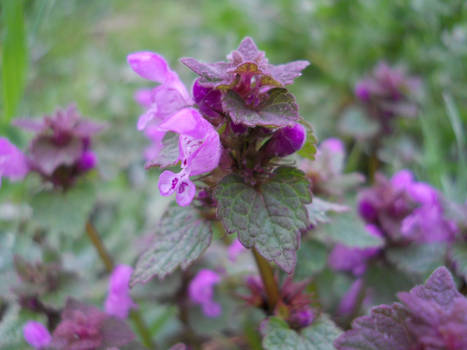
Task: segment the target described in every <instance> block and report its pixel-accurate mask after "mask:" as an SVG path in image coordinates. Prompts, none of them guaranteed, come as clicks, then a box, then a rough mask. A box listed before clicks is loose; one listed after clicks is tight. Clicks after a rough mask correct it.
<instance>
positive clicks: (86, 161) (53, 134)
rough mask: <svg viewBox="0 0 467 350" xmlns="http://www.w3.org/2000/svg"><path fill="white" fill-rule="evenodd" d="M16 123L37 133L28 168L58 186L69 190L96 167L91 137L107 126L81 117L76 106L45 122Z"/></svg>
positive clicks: (28, 120) (34, 120) (29, 150)
mask: <svg viewBox="0 0 467 350" xmlns="http://www.w3.org/2000/svg"><path fill="white" fill-rule="evenodd" d="M13 124H14V125H16V126H18V127H20V128H23V129H25V130H28V131H32V132H34V133H35V137H34V138H33V140H32V141H31V143H30V144H29V147H28V152H27V160H28V165H29V168H30V169H31V170H32V171H36V172H38V173H39V174H40V175H41V176H42V177H43V178H44V179H46V180H48V181H50V182H52V183H53V184H54V185H56V186H61V187H64V188H66V187H68V186H69V185H71V184H72V183H73V182H74V181H75V179H76V178H77V177H78V176H79V175H81V174H83V173H85V172H87V171H89V170H90V169H92V168H93V167H94V166H95V165H96V162H97V160H96V156H95V154H94V153H93V152H92V151H91V140H92V137H93V136H94V135H95V134H97V133H99V132H101V131H102V130H103V128H104V125H101V124H97V123H94V122H91V121H88V120H86V119H84V118H82V117H81V115H80V114H79V113H78V111H77V110H76V107H75V106H74V105H70V106H69V107H67V108H66V109H58V110H57V111H56V112H55V113H54V114H53V115H51V116H45V117H44V118H42V119H39V120H36V119H16V120H14V121H13Z"/></svg>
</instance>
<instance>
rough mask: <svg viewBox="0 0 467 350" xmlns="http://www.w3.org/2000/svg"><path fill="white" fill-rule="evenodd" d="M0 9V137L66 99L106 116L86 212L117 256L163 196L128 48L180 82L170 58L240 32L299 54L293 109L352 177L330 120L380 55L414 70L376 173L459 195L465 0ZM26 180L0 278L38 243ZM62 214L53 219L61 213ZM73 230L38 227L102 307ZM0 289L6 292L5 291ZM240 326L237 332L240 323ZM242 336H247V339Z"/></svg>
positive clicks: (357, 156)
mask: <svg viewBox="0 0 467 350" xmlns="http://www.w3.org/2000/svg"><path fill="white" fill-rule="evenodd" d="M1 11H2V17H1V36H2V43H1V48H0V49H1V57H2V71H1V79H2V84H1V88H2V96H3V98H2V101H1V103H2V104H1V111H0V115H1V123H0V125H1V133H2V134H6V135H8V136H9V137H10V138H11V139H13V140H14V141H15V142H16V143H17V144H18V145H20V146H24V145H26V144H27V138H28V137H29V136H30V135H27V134H26V133H19V132H18V131H14V130H13V129H12V128H11V127H10V126H9V122H10V120H11V119H12V118H14V117H18V116H28V117H39V116H42V115H44V114H49V113H51V112H53V111H54V109H55V108H56V107H57V106H66V105H68V104H69V103H72V102H75V103H76V104H77V106H78V109H79V110H80V111H81V112H82V113H83V115H85V116H88V117H90V118H93V119H96V120H101V121H105V122H106V123H108V125H109V128H108V129H107V131H106V132H105V133H104V134H103V135H102V136H101V137H100V138H99V140H98V142H97V144H96V147H97V153H98V156H99V161H100V168H99V176H98V175H97V174H95V175H94V176H95V179H94V186H95V189H96V191H94V192H95V194H96V195H97V204H96V206H95V210H94V211H93V215H92V218H93V220H94V222H95V225H96V227H97V228H98V229H99V231H100V232H101V235H102V236H103V238H104V241H105V243H106V245H107V246H108V248H109V250H110V251H111V252H112V254H113V255H114V257H115V260H116V261H118V262H124V263H133V262H134V259H135V258H136V256H137V254H138V252H139V251H140V250H141V249H142V248H143V247H144V246H145V242H146V241H145V240H147V237H146V236H147V234H148V233H152V232H153V231H154V224H155V223H156V222H157V220H158V218H159V217H160V215H161V212H162V210H163V208H164V207H165V205H166V203H167V202H168V201H167V200H166V199H165V198H161V197H160V196H159V194H158V191H157V189H156V181H157V171H154V170H151V171H148V172H146V171H145V170H144V168H143V164H144V160H143V157H142V151H143V149H144V147H145V145H146V144H147V142H146V140H145V139H144V136H143V135H142V134H141V133H139V132H137V130H136V120H137V117H138V115H139V114H140V112H141V110H140V107H139V106H138V105H137V104H136V103H135V102H134V100H133V94H134V92H135V90H136V89H138V88H141V87H144V86H150V85H148V84H147V82H145V81H143V80H142V79H140V78H139V77H138V76H136V74H134V73H132V72H131V71H130V68H129V67H128V65H127V63H126V55H127V54H128V53H130V52H133V51H140V50H151V51H156V52H159V53H161V54H162V55H164V56H165V57H166V58H167V59H168V61H169V62H170V63H171V65H172V67H173V68H174V69H175V70H176V71H177V72H178V73H179V75H180V76H181V78H182V79H183V80H184V81H185V82H186V83H187V85H190V84H191V83H192V81H193V79H194V75H193V74H192V73H191V72H190V71H189V70H188V69H186V68H185V67H184V66H182V65H181V64H180V63H179V62H178V58H179V57H182V56H191V57H196V58H199V59H201V60H205V61H215V60H220V59H222V58H223V57H224V56H225V54H226V53H228V52H230V51H231V50H232V49H234V48H235V47H237V45H238V43H239V41H240V40H241V39H242V38H243V37H244V36H251V37H253V38H254V40H255V41H256V43H257V44H258V46H259V48H260V49H261V50H264V51H266V53H267V56H268V58H269V60H270V62H272V63H275V64H278V63H284V62H287V61H291V60H296V59H307V60H309V61H310V62H311V66H310V67H309V68H308V69H306V70H305V72H304V75H303V77H301V78H300V79H298V81H297V83H296V84H295V85H294V86H293V87H292V91H293V93H294V94H295V95H296V98H297V101H298V103H299V105H300V111H301V115H302V116H303V117H304V118H306V119H307V120H308V121H310V122H311V123H312V125H313V126H314V128H315V131H316V133H317V136H318V138H319V139H324V138H326V137H329V136H338V137H339V136H341V137H344V139H345V141H346V145H347V147H348V151H349V152H350V153H351V156H350V158H351V160H352V161H349V164H348V169H347V170H349V171H356V170H359V171H361V172H362V173H366V172H367V168H366V165H365V162H364V161H363V160H362V159H364V157H365V153H369V152H371V150H368V149H366V148H365V145H360V144H359V142H357V141H355V140H354V139H352V138H351V137H349V136H342V135H340V132H339V128H338V125H339V121H340V120H341V119H342V116H343V115H344V114H345V113H346V111H348V107H349V106H351V105H352V104H353V103H354V99H355V98H354V95H353V88H354V85H355V83H356V81H357V80H359V79H360V78H361V77H362V76H364V75H365V74H366V73H368V72H369V71H370V70H371V69H372V68H373V66H374V65H375V64H376V63H378V62H379V61H382V60H384V61H387V62H388V63H390V64H401V65H403V66H405V67H406V68H407V70H408V71H409V72H410V73H412V74H414V75H418V76H420V78H421V79H422V82H423V93H422V94H421V96H420V97H419V104H420V107H421V112H420V114H419V116H418V117H417V118H414V119H402V120H400V121H398V123H399V125H398V127H397V129H396V133H394V134H393V135H392V136H391V138H390V139H388V140H386V142H385V147H384V149H383V150H382V151H381V152H382V154H381V158H382V159H383V161H384V162H383V164H382V170H383V171H386V172H387V173H388V174H392V173H393V172H394V170H396V169H400V168H403V167H409V168H411V169H412V170H414V171H415V173H416V174H417V175H418V179H419V180H423V181H427V182H430V183H432V184H433V185H434V186H436V187H438V188H439V189H441V190H442V191H443V192H444V194H445V195H447V196H448V197H449V198H451V199H453V200H457V201H460V202H462V201H465V199H466V190H467V167H466V159H465V155H466V149H465V147H466V143H465V130H466V125H467V4H466V3H465V1H463V0H378V1H375V0H354V1H347V0H231V1H228V0H223V1H219V0H174V1H154V0H137V1H126V0H99V1H93V0H67V1H56V0H24V1H20V0H3V1H2V2H1ZM357 127H359V128H363V129H364V128H365V125H358V126H357ZM37 185H38V180H37V179H35V178H31V177H29V178H28V180H27V181H26V182H24V183H23V184H15V185H12V184H9V183H8V182H7V181H4V183H3V185H2V189H1V191H0V231H1V232H0V274H1V275H0V276H1V277H0V278H1V280H0V286H8V285H10V284H11V283H13V281H14V276H12V265H11V264H12V259H11V257H12V252H15V253H23V254H25V255H27V256H28V258H29V259H32V260H33V259H34V257H36V256H41V254H42V259H44V253H43V252H42V253H41V254H39V253H37V254H36V251H35V248H34V247H31V243H27V242H30V239H31V238H34V242H40V241H41V239H42V237H43V235H44V232H40V230H37V228H36V226H35V225H34V220H33V221H28V218H30V217H31V215H32V214H31V210H30V208H29V207H28V205H26V203H27V202H28V198H29V197H28V196H29V195H30V194H31V191H34V188H37ZM91 192H92V191H91ZM80 200H81V199H80ZM83 200H84V201H85V199H83ZM78 203H79V201H78ZM64 210H65V212H64V213H60V215H66V210H67V209H64ZM68 210H73V209H68ZM80 225H81V223H79V222H77V223H74V222H72V221H71V222H68V228H66V227H65V228H64V230H69V231H70V235H68V236H65V237H66V239H63V237H64V236H63V235H62V236H60V235H58V234H57V235H56V236H53V235H48V236H47V240H48V244H50V246H51V247H52V248H51V249H55V250H58V251H61V252H62V255H63V264H64V266H65V267H67V268H69V269H72V270H74V271H79V274H80V278H82V279H83V280H85V281H87V282H86V283H84V284H81V285H80V286H77V289H75V293H77V292H76V290H79V289H80V288H81V289H83V290H82V291H80V292H79V293H82V294H81V295H84V296H86V297H88V298H91V299H92V298H94V299H95V300H96V302H97V303H98V302H102V297H103V295H104V291H105V282H104V281H100V280H99V276H100V274H102V273H103V271H104V270H103V267H102V266H101V264H100V262H99V261H97V257H96V254H95V252H94V251H93V250H92V247H89V245H88V244H87V241H86V237H84V235H83V234H82V229H81V228H82V226H80ZM65 226H66V225H65ZM15 233H20V234H15ZM54 237H55V238H54ZM92 281H99V282H97V283H91V282H92ZM166 282H167V284H169V285H170V280H169V281H165V282H164V283H162V284H166ZM158 283H159V284H160V282H157V281H156V282H154V283H153V285H157V284H158ZM1 292H2V293H1V294H0V295H2V299H3V300H8V296H7V294H8V293H7V291H6V290H2V291H1ZM136 293H139V295H138V297H139V300H143V302H144V300H147V301H148V302H150V301H151V298H153V297H154V295H150V294H145V293H147V289H146V290H143V289H141V290H137V291H136ZM161 293H163V291H161ZM60 300H61V299H56V300H55V302H56V303H60ZM2 303H4V301H3V302H2ZM153 304H154V303H152V305H153ZM0 310H2V304H0ZM9 312H17V310H16V311H15V310H10V311H9ZM0 314H1V312H0ZM174 314H175V313H174V310H173V307H172V306H167V305H161V306H160V307H151V308H150V309H149V310H148V312H147V314H146V315H145V316H146V317H147V318H148V320H149V323H150V325H151V328H152V329H153V330H154V331H155V332H159V333H160V339H164V336H163V334H169V335H170V334H172V333H171V332H173V330H174V329H176V327H177V326H176V322H177V321H176V320H175V316H174ZM30 316H31V315H28V317H30ZM206 322H207V323H208V325H203V324H199V325H198V326H199V327H205V330H209V329H211V328H212V325H213V324H215V323H216V322H217V321H211V322H209V320H208V321H206ZM248 322H250V324H251V320H249V321H248V320H247V321H245V323H244V324H243V325H242V326H239V327H245V329H247V328H248V327H247V326H248ZM209 323H211V324H210V325H209ZM174 324H175V325H174ZM210 327H211V328H210ZM5 328H7V330H5ZM10 328H11V329H13V331H11V329H10ZM10 328H8V325H6V326H5V323H2V326H1V327H0V333H1V332H2V331H3V332H4V333H2V334H7V333H8V332H9V331H11V332H13V333H15V332H16V333H17V330H14V327H12V326H10ZM8 329H10V330H8ZM215 329H216V328H214V332H215V331H216V330H215ZM211 330H212V329H211ZM5 332H6V333H5ZM11 332H10V333H9V334H10V336H11V337H12V338H11V339H13V338H14V337H15V334H13V335H12V333H11ZM250 333H251V332H250ZM16 335H17V334H16ZM158 337H159V336H158ZM250 338H251V344H255V342H256V344H257V342H258V340H257V339H255V335H254V334H252V335H251V336H250ZM4 339H6V338H4ZM4 339H2V341H3V345H4V346H6V345H5V344H7V345H8V341H6V340H4ZM8 339H10V338H8ZM10 346H12V345H10ZM252 347H253V345H252ZM0 348H1V346H0ZM11 348H12V349H13V348H15V347H11ZM253 348H255V347H253ZM15 349H17V347H16V348H15Z"/></svg>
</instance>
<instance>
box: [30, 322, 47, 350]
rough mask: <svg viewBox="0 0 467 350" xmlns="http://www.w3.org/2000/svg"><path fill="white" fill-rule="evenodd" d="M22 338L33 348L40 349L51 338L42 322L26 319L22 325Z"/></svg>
mask: <svg viewBox="0 0 467 350" xmlns="http://www.w3.org/2000/svg"><path fill="white" fill-rule="evenodd" d="M23 335H24V339H25V340H26V341H27V342H28V344H29V345H31V346H32V347H33V348H34V349H42V348H44V347H46V346H48V345H49V344H50V342H51V340H52V336H51V335H50V333H49V331H48V330H47V328H45V326H44V325H43V324H42V323H39V322H35V321H28V322H27V323H26V324H25V325H24V327H23Z"/></svg>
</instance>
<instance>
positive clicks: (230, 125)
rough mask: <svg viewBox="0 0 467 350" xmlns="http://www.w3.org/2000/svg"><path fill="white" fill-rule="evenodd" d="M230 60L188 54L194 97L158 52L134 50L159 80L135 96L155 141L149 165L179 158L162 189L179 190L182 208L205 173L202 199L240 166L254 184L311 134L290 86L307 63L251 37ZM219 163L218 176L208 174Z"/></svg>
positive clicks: (141, 124)
mask: <svg viewBox="0 0 467 350" xmlns="http://www.w3.org/2000/svg"><path fill="white" fill-rule="evenodd" d="M227 59H228V60H227V62H215V63H201V62H198V61H196V60H195V59H193V58H183V59H181V62H182V63H184V64H185V65H186V66H188V67H189V68H190V69H191V70H192V71H193V72H195V73H196V74H198V75H199V78H198V79H197V80H196V81H195V82H194V84H193V89H192V90H193V97H191V96H190V94H189V93H188V91H187V89H186V88H185V86H184V85H183V83H182V82H181V81H180V79H179V77H178V75H177V73H175V72H174V71H172V70H171V69H170V67H169V66H168V64H167V62H166V61H165V59H164V58H163V57H162V56H160V55H159V54H157V53H152V52H137V53H133V54H130V55H129V56H128V63H129V64H130V66H131V68H132V69H133V70H134V71H135V72H136V73H137V74H139V75H140V76H141V77H142V78H145V79H148V80H151V81H154V82H157V83H159V85H158V86H156V87H155V88H153V89H150V90H140V91H138V92H137V94H136V96H135V97H136V100H137V101H138V102H139V103H140V104H141V105H142V106H143V107H144V108H145V112H144V113H143V114H142V115H141V117H140V118H139V120H138V125H137V127H138V129H139V130H142V131H144V132H145V134H146V136H147V137H148V138H149V139H150V140H151V141H152V145H151V147H150V148H148V149H147V150H146V158H147V160H148V163H147V167H151V166H160V167H167V166H173V165H176V164H178V163H179V162H180V167H181V170H180V172H178V173H174V172H172V171H170V170H165V171H164V172H163V173H162V174H161V176H160V178H159V190H160V193H161V194H162V195H164V196H169V195H172V194H174V193H175V195H176V200H177V203H178V204H179V205H180V206H186V205H189V204H190V203H191V202H192V200H193V199H194V198H195V195H196V187H195V185H194V183H193V182H192V180H191V179H190V177H193V176H197V175H204V176H203V179H204V180H205V181H204V183H205V184H206V185H207V189H206V190H205V191H203V192H201V191H200V195H199V197H202V198H200V199H203V200H205V199H206V197H208V199H209V194H210V193H211V190H212V188H211V185H212V184H215V183H216V182H217V181H219V180H220V178H222V177H223V176H224V175H226V174H228V173H230V172H237V173H240V174H241V175H243V176H244V177H245V178H246V179H247V180H248V181H250V182H253V183H255V182H256V181H258V178H260V177H262V176H265V175H268V173H270V172H268V171H267V170H265V169H266V168H267V167H268V165H269V164H270V162H271V160H272V159H275V158H277V157H284V156H287V155H289V154H292V153H294V152H295V151H297V150H299V149H300V148H301V147H302V146H303V145H304V143H305V140H306V134H307V133H306V129H305V127H304V126H302V125H301V124H298V121H299V120H300V116H299V114H298V107H297V105H296V104H295V100H294V97H293V96H292V95H291V94H290V93H289V92H288V91H287V90H286V88H285V86H286V85H289V84H291V83H292V82H293V80H294V79H295V78H296V77H298V76H299V75H300V71H301V70H302V69H304V68H305V67H306V66H307V65H308V62H306V61H296V62H291V63H288V64H284V65H278V66H275V65H271V64H269V63H268V61H267V59H266V58H265V55H264V52H262V51H259V50H258V48H257V47H256V45H255V43H254V42H253V40H252V39H251V38H246V39H244V40H243V41H242V42H241V43H240V46H239V48H238V49H237V50H235V51H233V52H232V53H231V54H229V55H228V56H227ZM177 135H178V139H177ZM216 168H219V174H218V176H217V177H216V176H214V177H212V176H211V178H208V176H206V175H205V174H207V175H209V173H211V172H212V171H213V170H215V169H216ZM211 175H212V174H211ZM201 193H203V196H201Z"/></svg>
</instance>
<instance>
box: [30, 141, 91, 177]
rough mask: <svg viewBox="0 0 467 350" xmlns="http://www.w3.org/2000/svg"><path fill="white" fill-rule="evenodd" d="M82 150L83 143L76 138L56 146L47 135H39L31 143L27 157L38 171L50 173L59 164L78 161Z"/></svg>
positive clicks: (70, 163) (69, 164)
mask: <svg viewBox="0 0 467 350" xmlns="http://www.w3.org/2000/svg"><path fill="white" fill-rule="evenodd" d="M82 152H83V144H82V141H81V140H80V139H78V138H73V139H71V140H70V141H69V142H68V143H67V144H65V145H60V146H58V145H55V144H54V143H53V141H52V140H51V139H50V138H49V137H47V136H39V137H38V138H36V139H34V140H33V141H32V143H31V146H30V150H29V159H30V161H31V162H32V164H33V165H32V166H33V167H38V168H39V169H38V170H39V171H40V172H42V173H44V174H46V175H51V174H52V173H53V172H54V171H55V170H56V169H57V168H58V167H59V166H61V165H68V166H71V165H73V164H75V163H76V162H78V161H79V159H80V157H81V153H82Z"/></svg>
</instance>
